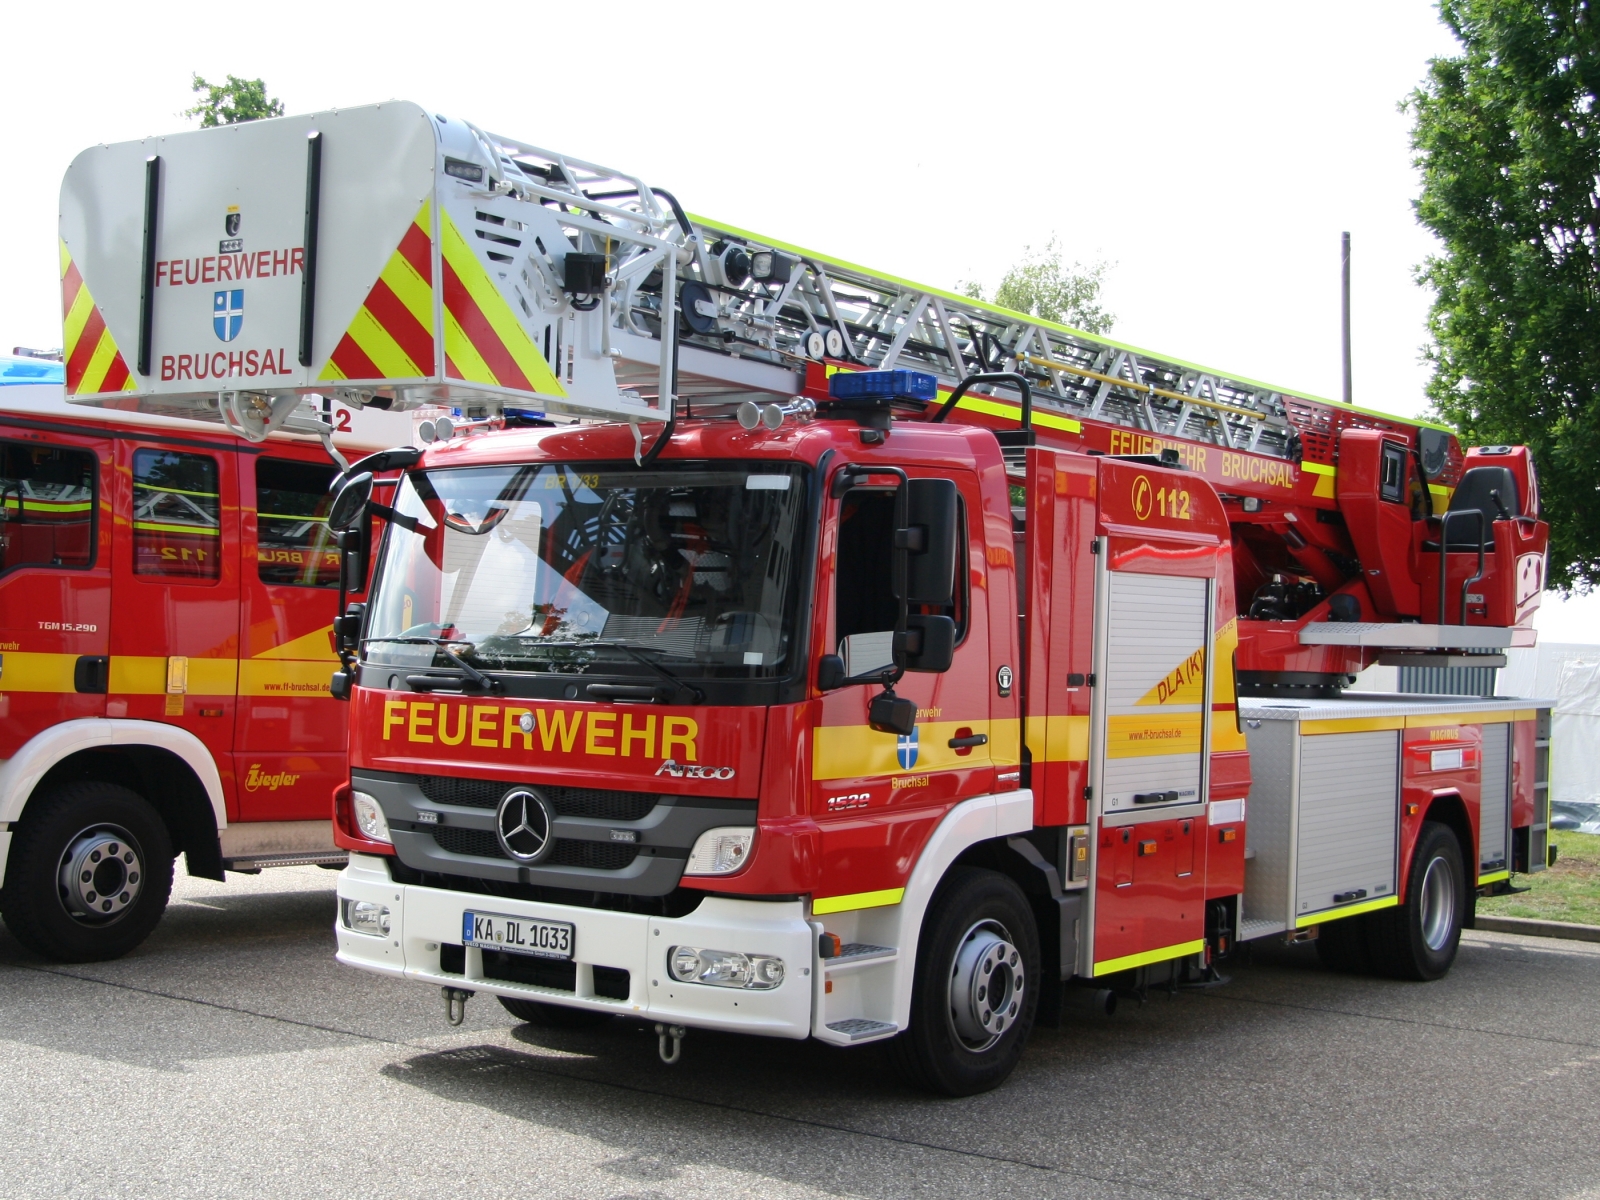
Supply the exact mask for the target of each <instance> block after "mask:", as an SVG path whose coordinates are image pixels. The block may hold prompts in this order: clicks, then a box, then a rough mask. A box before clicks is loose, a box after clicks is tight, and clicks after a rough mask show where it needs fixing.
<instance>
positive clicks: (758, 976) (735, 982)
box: [667, 946, 783, 992]
mask: <svg viewBox="0 0 1600 1200" xmlns="http://www.w3.org/2000/svg"><path fill="white" fill-rule="evenodd" d="M667 965H668V967H669V969H670V970H671V971H672V977H673V978H674V979H677V980H679V981H680V982H682V983H708V984H710V985H711V986H712V987H731V988H745V989H748V990H750V991H758V992H769V991H771V990H772V989H773V988H775V987H777V986H778V985H779V984H780V983H782V982H783V959H781V958H774V957H773V956H772V955H770V954H740V953H739V952H738V951H737V950H702V949H700V948H699V947H697V946H673V947H672V948H671V949H669V950H668V951H667Z"/></svg>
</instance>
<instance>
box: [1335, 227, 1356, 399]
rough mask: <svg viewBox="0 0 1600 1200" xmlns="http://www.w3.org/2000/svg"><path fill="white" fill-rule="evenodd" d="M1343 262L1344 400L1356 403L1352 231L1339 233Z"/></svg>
mask: <svg viewBox="0 0 1600 1200" xmlns="http://www.w3.org/2000/svg"><path fill="white" fill-rule="evenodd" d="M1339 241H1340V249H1341V255H1340V258H1341V263H1342V270H1341V274H1342V280H1343V282H1342V291H1343V296H1342V299H1343V305H1342V308H1343V330H1342V332H1343V335H1344V402H1345V403H1346V404H1354V403H1355V401H1354V400H1352V399H1351V398H1350V231H1349V230H1348V229H1347V230H1345V231H1344V233H1342V234H1340V235H1339Z"/></svg>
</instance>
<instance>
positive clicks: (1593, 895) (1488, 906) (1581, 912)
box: [1478, 832, 1600, 925]
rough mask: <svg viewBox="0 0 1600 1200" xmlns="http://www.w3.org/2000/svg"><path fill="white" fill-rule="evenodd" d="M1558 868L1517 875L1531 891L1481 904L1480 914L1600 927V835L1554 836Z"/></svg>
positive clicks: (1519, 883) (1515, 878)
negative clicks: (1534, 873)
mask: <svg viewBox="0 0 1600 1200" xmlns="http://www.w3.org/2000/svg"><path fill="white" fill-rule="evenodd" d="M1550 844H1551V845H1553V846H1555V847H1556V865H1555V866H1553V867H1551V868H1550V869H1549V870H1548V871H1540V872H1539V873H1538V874H1536V875H1513V876H1512V877H1511V881H1512V882H1513V883H1515V884H1516V885H1517V886H1518V887H1526V888H1529V889H1530V890H1529V891H1526V892H1522V893H1519V894H1518V895H1515V896H1495V897H1494V898H1493V899H1489V900H1479V901H1478V911H1479V912H1480V913H1489V914H1492V915H1494V916H1497V917H1532V918H1534V919H1536V920H1540V921H1571V922H1573V923H1575V924H1578V925H1600V834H1593V833H1559V832H1557V833H1552V834H1551V835H1550Z"/></svg>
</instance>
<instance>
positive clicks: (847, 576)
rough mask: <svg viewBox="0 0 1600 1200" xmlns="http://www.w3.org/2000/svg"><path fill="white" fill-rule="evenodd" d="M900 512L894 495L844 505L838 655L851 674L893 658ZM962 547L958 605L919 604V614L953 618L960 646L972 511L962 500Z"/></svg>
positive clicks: (868, 494)
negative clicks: (896, 515)
mask: <svg viewBox="0 0 1600 1200" xmlns="http://www.w3.org/2000/svg"><path fill="white" fill-rule="evenodd" d="M894 511H895V495H894V493H893V492H892V491H877V490H867V489H858V490H855V491H851V492H847V493H846V494H845V497H844V501H843V502H842V503H841V504H840V506H839V543H838V555H837V557H836V559H835V565H834V624H835V627H836V631H837V632H836V637H837V645H836V646H835V650H836V652H837V653H839V654H840V655H842V656H843V657H844V659H845V664H846V669H847V672H848V673H849V674H851V675H855V674H859V673H862V672H865V671H871V670H876V669H877V668H879V667H881V666H883V665H885V664H887V663H889V662H890V661H892V658H893V645H894V639H893V633H894V619H895V608H896V605H895V595H894ZM956 512H957V521H958V524H959V528H960V529H961V542H960V546H959V547H958V549H957V552H956V576H955V580H954V585H955V586H954V588H953V595H954V600H955V603H953V604H948V605H943V606H939V607H935V606H933V605H926V604H924V605H915V606H913V608H912V611H913V612H916V613H922V614H926V615H938V616H947V617H950V618H952V619H953V620H954V621H955V623H956V644H957V645H959V644H960V643H961V642H962V640H963V639H965V637H966V635H967V611H968V607H969V602H968V596H967V584H968V575H969V572H968V570H967V532H966V531H967V524H966V522H967V506H966V503H965V501H963V500H958V501H957V507H956Z"/></svg>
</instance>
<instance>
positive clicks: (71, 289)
mask: <svg viewBox="0 0 1600 1200" xmlns="http://www.w3.org/2000/svg"><path fill="white" fill-rule="evenodd" d="M61 344H62V346H64V347H65V351H64V353H65V356H66V360H67V394H68V395H71V396H76V395H78V394H79V393H80V392H81V393H82V394H84V395H86V396H93V395H97V394H99V393H101V392H136V391H138V390H139V381H138V380H136V379H135V378H134V377H133V372H131V371H129V370H128V364H127V362H126V361H124V359H123V357H122V353H121V351H119V350H118V349H117V343H116V340H115V339H114V338H112V336H111V331H110V330H109V329H107V328H106V321H105V318H104V317H102V316H101V315H100V309H99V307H98V306H97V305H96V304H95V302H94V297H93V296H91V295H89V289H88V288H87V287H85V286H84V283H83V276H82V275H81V274H79V273H78V267H77V264H75V263H74V262H73V261H72V253H71V251H69V250H68V249H67V244H66V242H62V243H61Z"/></svg>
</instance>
